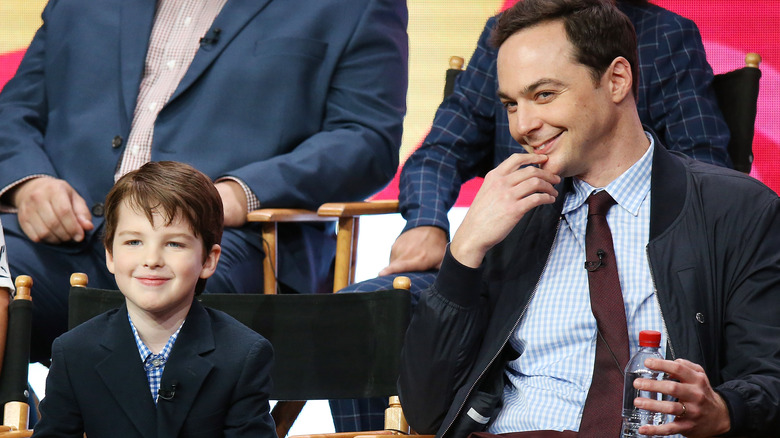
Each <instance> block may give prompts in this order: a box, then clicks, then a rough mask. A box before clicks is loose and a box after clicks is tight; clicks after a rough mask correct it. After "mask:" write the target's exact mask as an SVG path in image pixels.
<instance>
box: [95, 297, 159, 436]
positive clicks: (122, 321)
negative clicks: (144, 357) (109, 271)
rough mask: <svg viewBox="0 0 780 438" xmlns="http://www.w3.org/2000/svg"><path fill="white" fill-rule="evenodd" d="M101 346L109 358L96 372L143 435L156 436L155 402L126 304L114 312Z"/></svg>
mask: <svg viewBox="0 0 780 438" xmlns="http://www.w3.org/2000/svg"><path fill="white" fill-rule="evenodd" d="M101 345H102V346H103V347H104V348H105V349H106V357H105V359H103V360H102V361H100V362H98V363H97V365H95V372H96V373H97V374H98V375H99V376H100V378H101V379H102V380H103V383H105V385H106V388H107V389H108V392H109V393H111V395H112V396H113V397H114V400H115V401H116V402H117V404H118V405H119V406H120V407H121V408H122V410H123V411H124V412H125V414H126V415H127V417H128V418H129V419H130V421H131V422H132V423H133V424H134V425H135V427H136V428H137V429H138V431H139V432H140V435H141V436H154V433H155V409H154V401H153V400H152V396H151V393H150V392H149V382H148V380H147V379H146V373H145V372H144V369H143V365H142V364H141V358H140V356H139V354H138V347H137V346H136V344H135V339H133V332H132V330H131V329H130V323H129V322H128V320H127V308H126V307H125V306H122V307H121V308H120V309H119V310H118V311H116V312H115V313H114V314H113V315H111V317H110V319H109V322H108V327H107V329H106V332H105V333H104V335H103V339H102V341H101Z"/></svg>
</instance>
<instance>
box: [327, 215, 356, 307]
mask: <svg viewBox="0 0 780 438" xmlns="http://www.w3.org/2000/svg"><path fill="white" fill-rule="evenodd" d="M355 224H356V218H355V217H353V216H347V217H342V218H340V219H339V230H338V235H337V237H336V266H335V269H334V272H333V292H337V291H339V290H341V289H344V288H345V287H347V286H349V285H350V283H351V282H350V279H351V278H353V277H354V273H353V271H354V260H355V258H354V254H353V253H352V250H353V249H354V246H355V241H356V240H357V239H355Z"/></svg>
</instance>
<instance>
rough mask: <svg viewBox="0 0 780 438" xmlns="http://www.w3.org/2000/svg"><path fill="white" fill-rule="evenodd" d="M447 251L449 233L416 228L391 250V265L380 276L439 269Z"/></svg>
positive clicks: (436, 228)
mask: <svg viewBox="0 0 780 438" xmlns="http://www.w3.org/2000/svg"><path fill="white" fill-rule="evenodd" d="M446 250H447V233H445V232H444V230H442V229H441V228H439V227H431V226H424V227H416V228H412V229H410V230H407V231H404V232H403V233H401V235H400V236H398V238H397V239H395V243H393V249H391V250H390V264H389V265H387V267H386V268H385V269H382V270H381V271H380V272H379V275H380V276H382V275H390V274H399V273H402V272H420V271H427V270H429V269H439V267H440V266H441V261H442V259H443V258H444V252H445V251H446Z"/></svg>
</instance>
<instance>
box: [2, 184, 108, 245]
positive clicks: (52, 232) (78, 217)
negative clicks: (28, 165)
mask: <svg viewBox="0 0 780 438" xmlns="http://www.w3.org/2000/svg"><path fill="white" fill-rule="evenodd" d="M9 196H10V198H11V204H12V205H14V206H15V207H16V208H17V209H18V213H17V216H18V219H19V225H20V226H21V227H22V231H24V233H25V234H26V235H27V237H29V238H30V240H32V241H33V242H46V243H51V244H60V243H65V242H70V241H75V242H81V241H82V240H84V235H85V232H86V231H89V230H91V229H93V228H94V225H92V214H91V213H90V211H89V207H87V203H86V201H84V198H82V197H81V196H80V195H79V194H78V193H76V190H74V189H73V187H71V185H70V184H68V183H67V182H66V181H65V180H61V179H57V178H50V177H39V178H33V179H31V180H28V181H25V182H23V183H22V184H20V185H19V186H18V187H16V188H14V189H13V192H12V193H10V195H9Z"/></svg>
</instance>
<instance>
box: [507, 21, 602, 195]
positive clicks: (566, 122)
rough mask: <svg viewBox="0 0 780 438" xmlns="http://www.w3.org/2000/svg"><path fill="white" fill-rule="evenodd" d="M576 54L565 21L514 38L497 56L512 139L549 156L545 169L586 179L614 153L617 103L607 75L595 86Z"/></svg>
mask: <svg viewBox="0 0 780 438" xmlns="http://www.w3.org/2000/svg"><path fill="white" fill-rule="evenodd" d="M574 50H575V49H574V46H573V45H572V44H571V43H570V42H569V41H568V39H567V38H566V32H565V30H564V27H563V23H562V22H560V21H552V22H545V23H541V24H538V25H536V26H533V27H530V28H527V29H524V30H522V31H520V32H518V33H516V34H514V35H512V36H511V37H509V38H508V39H507V40H506V41H505V42H504V43H503V44H502V45H501V47H500V49H499V51H498V65H497V67H498V82H499V96H500V97H501V101H502V103H503V104H504V106H505V107H506V109H507V115H508V117H509V130H510V133H511V134H512V137H513V138H514V139H515V140H517V141H518V142H519V143H520V144H521V145H522V146H523V148H525V150H526V151H527V152H529V153H533V154H543V155H547V156H548V160H547V162H546V163H544V164H543V165H542V167H543V168H544V169H546V170H549V171H551V172H553V173H555V174H557V175H559V176H561V177H567V176H577V177H580V178H582V179H586V180H587V176H588V175H589V174H591V173H593V172H595V171H596V169H597V168H598V165H599V161H600V159H601V158H603V156H604V155H605V151H606V149H608V148H609V142H608V137H609V134H610V131H611V128H612V125H613V124H614V102H613V101H612V98H611V96H610V95H609V90H610V86H609V81H608V80H607V79H605V78H606V76H607V75H604V77H602V80H601V81H600V82H599V84H596V83H594V81H593V76H592V75H591V72H590V70H589V69H588V68H587V67H586V66H584V65H582V64H579V63H577V62H575V61H574V59H573V53H574Z"/></svg>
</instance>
